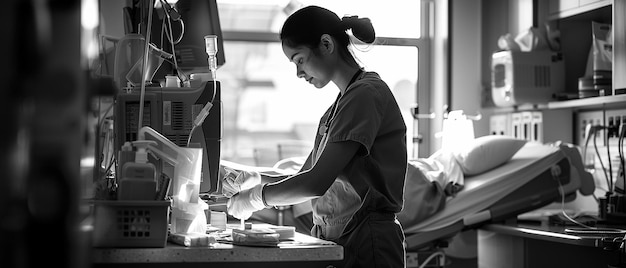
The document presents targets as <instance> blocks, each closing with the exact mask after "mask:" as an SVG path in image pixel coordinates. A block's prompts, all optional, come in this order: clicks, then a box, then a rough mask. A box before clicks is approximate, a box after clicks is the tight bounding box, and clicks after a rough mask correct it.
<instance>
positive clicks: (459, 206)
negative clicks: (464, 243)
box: [399, 143, 595, 250]
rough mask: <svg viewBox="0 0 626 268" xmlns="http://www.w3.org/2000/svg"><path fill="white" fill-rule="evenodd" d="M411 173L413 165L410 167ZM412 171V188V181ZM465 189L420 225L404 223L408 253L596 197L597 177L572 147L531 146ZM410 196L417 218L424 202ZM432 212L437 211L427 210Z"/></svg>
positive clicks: (408, 208)
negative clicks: (565, 200)
mask: <svg viewBox="0 0 626 268" xmlns="http://www.w3.org/2000/svg"><path fill="white" fill-rule="evenodd" d="M409 169H411V165H409ZM408 174H411V173H410V172H407V183H408V181H409V180H411V179H413V178H411V177H410V176H408ZM461 186H462V187H461V190H459V191H458V192H456V193H454V194H453V195H452V196H446V200H445V203H444V204H441V206H440V208H439V209H437V211H436V212H433V213H432V215H429V216H428V217H426V218H423V219H420V220H419V221H418V222H415V221H413V222H407V221H405V222H403V221H402V217H399V219H400V222H401V223H402V225H403V228H404V231H405V236H406V243H407V249H409V250H411V249H414V250H420V249H425V248H432V247H433V246H435V247H436V245H437V244H441V245H443V247H445V245H447V244H446V242H447V241H448V240H450V239H451V238H452V237H453V236H455V235H456V234H458V233H460V232H462V231H465V230H470V229H475V228H477V227H479V226H481V225H483V224H486V223H490V222H498V221H503V220H507V219H511V218H513V219H515V218H516V216H517V215H519V214H522V213H525V212H528V211H531V210H534V209H537V208H540V207H543V206H545V205H548V204H550V203H552V202H555V201H559V202H560V201H561V200H562V194H564V195H565V196H569V197H571V196H572V195H576V192H577V191H579V192H581V193H583V194H584V195H589V194H591V193H592V192H593V188H594V187H595V186H594V185H593V178H592V176H591V175H590V174H589V173H587V172H586V171H584V169H583V166H582V161H581V159H580V155H579V152H578V150H577V149H576V148H575V147H571V146H567V145H543V144H535V143H533V144H530V143H529V144H526V145H524V146H523V147H521V149H519V151H517V152H516V153H515V154H514V155H513V156H512V158H511V159H510V160H508V161H506V162H505V163H504V164H502V165H500V166H497V167H495V168H493V169H491V170H488V171H486V172H484V173H481V174H476V175H473V176H466V177H465V178H464V179H463V180H462V185H461ZM428 202H429V200H423V199H422V200H415V199H414V198H412V197H411V196H409V195H407V194H405V211H403V212H402V213H409V214H410V213H418V211H417V210H419V209H420V205H419V204H420V203H425V204H428ZM431 203H432V202H431ZM428 209H432V208H428Z"/></svg>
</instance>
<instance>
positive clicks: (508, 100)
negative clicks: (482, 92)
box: [491, 51, 564, 107]
mask: <svg viewBox="0 0 626 268" xmlns="http://www.w3.org/2000/svg"><path fill="white" fill-rule="evenodd" d="M563 90H564V67H563V58H562V55H561V54H560V53H557V52H552V51H533V52H520V51H500V52H496V53H493V55H492V59H491V95H492V98H493V102H494V103H495V105H496V106H504V107H507V106H516V105H521V104H537V103H546V102H549V101H551V100H554V95H555V94H556V93H558V92H562V91H563Z"/></svg>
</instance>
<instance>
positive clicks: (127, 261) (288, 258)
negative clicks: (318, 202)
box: [92, 233, 343, 267]
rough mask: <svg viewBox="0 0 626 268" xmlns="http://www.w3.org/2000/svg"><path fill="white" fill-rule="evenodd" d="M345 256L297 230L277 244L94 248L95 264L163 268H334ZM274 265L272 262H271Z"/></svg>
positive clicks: (338, 249) (328, 243)
mask: <svg viewBox="0 0 626 268" xmlns="http://www.w3.org/2000/svg"><path fill="white" fill-rule="evenodd" d="M342 259H343V247H342V246H339V245H336V244H334V243H332V242H328V241H324V240H320V239H317V238H314V237H311V236H308V235H304V234H301V233H296V234H295V237H294V239H293V240H288V241H281V242H280V243H279V244H278V246H277V247H253V246H236V245H232V244H228V243H219V242H218V243H212V244H210V245H209V246H203V247H185V246H180V245H177V244H173V243H170V242H168V243H167V245H166V246H165V247H164V248H93V250H92V262H93V264H94V267H109V266H124V267H129V266H132V267H159V266H163V267H165V266H168V264H169V265H172V264H181V263H185V266H184V267H208V266H207V265H206V264H209V263H210V264H211V265H210V267H219V266H224V267H252V266H254V267H263V266H264V265H263V264H267V265H268V267H293V266H294V265H298V267H328V266H329V265H330V266H329V267H332V265H336V264H337V263H339V262H340V261H341V260H342ZM270 264H271V265H270Z"/></svg>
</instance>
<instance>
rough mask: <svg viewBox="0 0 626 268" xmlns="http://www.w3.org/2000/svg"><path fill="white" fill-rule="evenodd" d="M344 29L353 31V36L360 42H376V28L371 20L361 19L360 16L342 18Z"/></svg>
mask: <svg viewBox="0 0 626 268" xmlns="http://www.w3.org/2000/svg"><path fill="white" fill-rule="evenodd" d="M341 22H342V24H343V28H344V29H346V30H347V29H352V34H353V35H354V37H356V38H358V39H359V40H361V41H363V42H365V43H368V44H371V43H373V42H374V40H376V33H375V32H374V26H372V22H371V21H370V19H369V18H359V17H358V16H345V17H343V18H341Z"/></svg>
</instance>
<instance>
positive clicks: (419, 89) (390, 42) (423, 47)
mask: <svg viewBox="0 0 626 268" xmlns="http://www.w3.org/2000/svg"><path fill="white" fill-rule="evenodd" d="M431 11H432V3H431V2H430V1H422V7H421V13H422V14H421V22H420V25H419V26H420V27H421V37H420V38H402V37H376V42H375V43H374V45H377V46H410V47H415V48H416V49H417V51H418V52H417V55H418V57H417V58H418V61H417V62H416V64H417V65H418V66H417V70H418V73H416V74H415V76H416V77H417V79H416V80H417V83H416V88H415V90H416V94H415V96H416V100H415V103H416V104H417V107H415V109H414V111H412V112H411V113H412V114H413V117H414V120H415V121H414V125H417V127H414V129H407V135H411V136H412V140H413V144H414V145H415V146H414V147H413V148H414V151H413V152H411V154H410V155H411V157H412V158H418V157H426V156H428V155H429V154H430V151H429V146H421V145H422V144H429V140H430V135H422V134H421V133H430V122H429V121H430V119H432V113H431V107H430V105H429V103H430V101H429V99H430V92H429V89H430V77H431V65H432V64H431V61H432V56H431V45H430V44H431V38H430V36H431V33H432V30H431V26H432V12H431ZM222 38H223V40H224V41H238V42H259V43H278V42H280V37H279V34H278V33H274V32H259V31H232V30H229V31H223V32H222ZM424 119H425V120H424ZM421 122H425V124H420V123H421Z"/></svg>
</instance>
